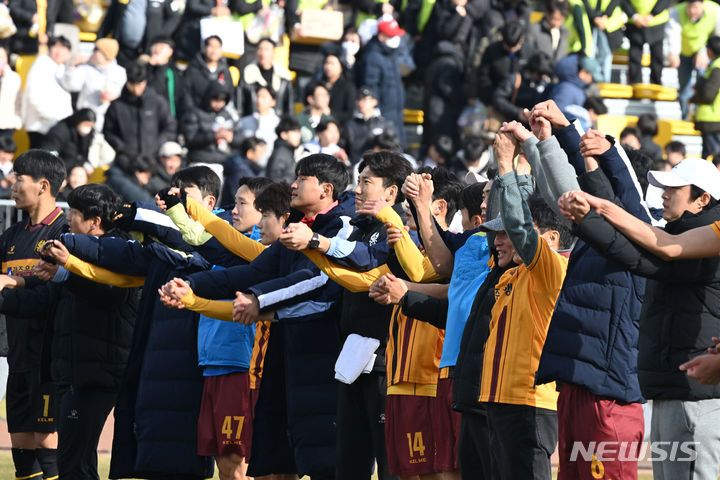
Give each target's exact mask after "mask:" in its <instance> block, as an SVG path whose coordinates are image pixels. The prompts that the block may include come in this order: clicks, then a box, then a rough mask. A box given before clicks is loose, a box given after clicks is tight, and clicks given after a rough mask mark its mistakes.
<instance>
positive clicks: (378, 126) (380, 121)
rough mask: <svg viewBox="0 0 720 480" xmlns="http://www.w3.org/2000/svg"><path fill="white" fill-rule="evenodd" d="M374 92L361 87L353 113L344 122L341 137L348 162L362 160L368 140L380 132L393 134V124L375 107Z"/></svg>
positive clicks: (368, 143) (367, 147) (368, 144)
mask: <svg viewBox="0 0 720 480" xmlns="http://www.w3.org/2000/svg"><path fill="white" fill-rule="evenodd" d="M377 104H378V102H377V99H376V98H375V94H374V93H373V92H372V90H370V89H369V88H368V87H361V88H360V89H359V90H358V92H357V100H356V101H355V114H354V115H353V117H352V118H351V119H350V120H349V121H348V122H346V123H345V128H344V129H343V135H342V136H343V138H344V139H345V145H346V150H347V153H348V155H349V156H350V162H352V163H353V164H355V163H358V162H359V161H360V160H362V154H363V153H364V152H365V151H366V150H369V149H370V141H371V140H372V139H373V137H375V136H377V135H379V134H380V133H382V132H388V133H391V134H393V135H395V126H394V125H393V124H392V123H390V122H389V121H387V120H385V118H383V117H382V115H381V114H380V109H379V108H377Z"/></svg>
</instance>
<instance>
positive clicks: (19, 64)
mask: <svg viewBox="0 0 720 480" xmlns="http://www.w3.org/2000/svg"><path fill="white" fill-rule="evenodd" d="M36 58H37V55H20V56H18V57H17V60H15V71H16V72H17V74H18V75H20V82H21V84H20V88H22V90H23V91H25V81H26V80H27V76H28V73H29V72H30V67H32V64H33V63H34V62H35V59H36Z"/></svg>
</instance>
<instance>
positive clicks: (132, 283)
mask: <svg viewBox="0 0 720 480" xmlns="http://www.w3.org/2000/svg"><path fill="white" fill-rule="evenodd" d="M65 269H66V270H67V271H68V272H70V273H74V274H75V275H80V276H81V277H84V278H87V279H88V280H92V281H93V282H97V283H102V284H104V285H112V286H113V287H121V288H130V287H142V286H143V285H145V277H139V276H134V275H123V274H121V273H115V272H112V271H110V270H108V269H107V268H103V267H98V266H97V265H93V264H92V263H88V262H86V261H84V260H80V259H79V258H78V257H76V256H75V255H70V256H69V257H68V259H67V262H65Z"/></svg>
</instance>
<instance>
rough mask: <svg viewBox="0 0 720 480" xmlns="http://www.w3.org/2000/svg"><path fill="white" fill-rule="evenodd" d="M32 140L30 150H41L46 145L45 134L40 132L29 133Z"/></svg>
mask: <svg viewBox="0 0 720 480" xmlns="http://www.w3.org/2000/svg"><path fill="white" fill-rule="evenodd" d="M27 134H28V138H29V139H30V148H40V147H41V146H42V145H43V143H45V134H44V133H40V132H27Z"/></svg>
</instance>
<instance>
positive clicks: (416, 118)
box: [403, 108, 425, 125]
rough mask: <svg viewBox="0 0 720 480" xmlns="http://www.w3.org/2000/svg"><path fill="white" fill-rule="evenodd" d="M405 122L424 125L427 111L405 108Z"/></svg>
mask: <svg viewBox="0 0 720 480" xmlns="http://www.w3.org/2000/svg"><path fill="white" fill-rule="evenodd" d="M403 113H404V122H405V124H410V125H422V123H423V119H424V117H425V112H423V111H422V110H411V109H409V108H406V109H405V110H404V112H403Z"/></svg>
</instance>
